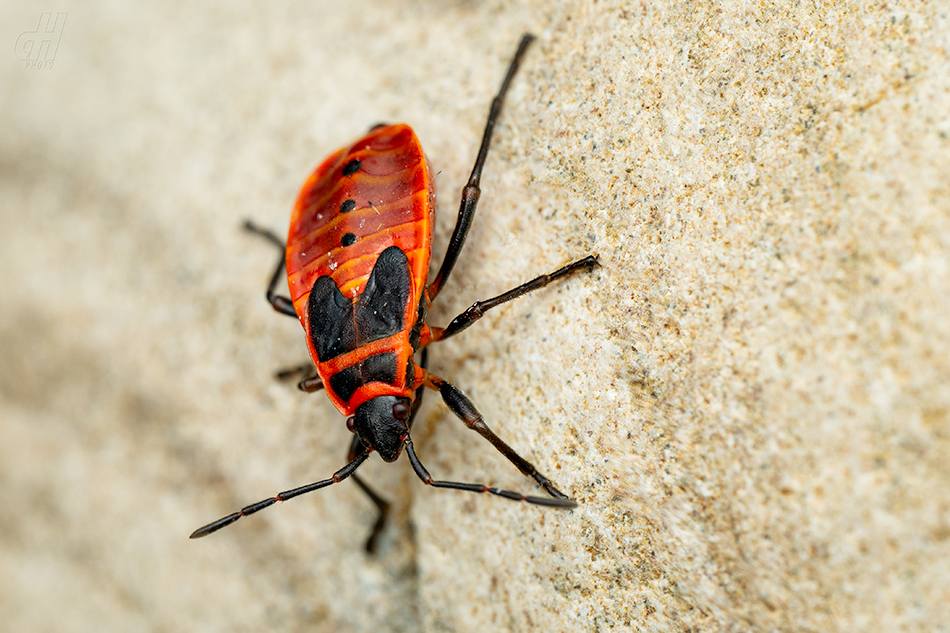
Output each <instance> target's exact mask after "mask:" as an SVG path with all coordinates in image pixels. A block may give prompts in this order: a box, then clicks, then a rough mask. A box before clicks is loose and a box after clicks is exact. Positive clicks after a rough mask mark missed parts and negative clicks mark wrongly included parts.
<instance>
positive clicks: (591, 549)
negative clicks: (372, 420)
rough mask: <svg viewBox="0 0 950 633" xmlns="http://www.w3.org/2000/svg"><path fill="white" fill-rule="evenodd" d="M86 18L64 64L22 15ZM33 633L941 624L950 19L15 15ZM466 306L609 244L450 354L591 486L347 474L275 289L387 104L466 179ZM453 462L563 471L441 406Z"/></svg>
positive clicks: (946, 601)
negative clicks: (28, 57)
mask: <svg viewBox="0 0 950 633" xmlns="http://www.w3.org/2000/svg"><path fill="white" fill-rule="evenodd" d="M57 10H65V11H68V20H67V22H66V24H65V28H64V31H63V36H62V40H61V42H60V45H59V49H58V51H57V53H56V57H55V63H54V65H53V67H52V68H47V69H43V70H38V69H30V68H25V67H24V66H25V64H24V62H22V61H20V60H19V59H17V56H16V52H15V51H14V45H15V42H16V41H17V38H18V36H19V35H20V34H21V33H23V32H25V31H29V30H32V29H34V28H35V25H36V22H37V19H38V17H39V15H40V13H41V12H43V11H57ZM0 16H2V18H0V43H2V44H3V49H2V50H4V51H5V52H3V53H2V54H0V73H2V76H0V85H2V89H0V119H2V121H3V125H2V126H0V161H2V168H0V272H2V274H0V283H2V292H0V297H2V300H0V507H2V508H3V510H2V512H0V569H2V570H3V573H2V574H0V613H2V614H3V616H2V622H3V624H2V625H0V629H2V630H6V631H56V632H57V633H68V632H73V631H76V632H88V631H122V632H123V633H131V632H135V631H229V632H231V631H265V630H266V631H317V632H334V633H349V632H354V633H365V632H370V631H372V632H374V633H388V632H390V631H394V632H413V633H414V632H418V631H426V632H443V631H445V632H449V631H452V632H455V631H458V632H469V631H472V632H475V631H478V632H485V631H517V632H523V631H539V632H542V631H543V632H545V633H552V632H553V633H557V632H561V631H564V632H575V631H577V632H580V631H683V632H685V631H709V632H719V631H814V632H822V633H824V632H842V633H845V632H848V633H850V632H853V631H861V632H862V633H875V632H881V633H890V632H894V631H921V632H934V631H944V632H946V631H950V378H948V377H950V317H948V314H950V57H948V53H950V51H948V47H950V8H948V5H947V4H946V3H942V2H930V3H925V2H916V3H915V2H888V3H886V4H885V3H828V4H821V3H814V2H807V3H776V4H775V5H772V4H768V3H761V2H741V3H713V2H688V3H678V2H659V3H656V2H654V3H621V2H615V1H610V0H600V1H593V0H587V1H584V2H581V1H564V2H531V1H525V2H517V1H504V2H502V1H492V2H464V1H461V0H460V1H435V0H430V1H413V2H409V1H394V2H386V3H376V2H370V1H353V2H346V3H342V2H285V3H256V4H249V5H242V6H236V5H234V4H233V3H225V2H207V3H202V4H195V3H184V2H165V3H153V4H152V5H151V6H135V5H132V4H128V3H119V2H108V1H105V0H93V1H90V2H85V3H81V5H75V7H73V8H67V9H60V8H58V7H55V6H52V5H49V4H44V3H40V2H19V3H9V4H5V5H4V6H3V7H2V9H0ZM524 31H532V32H534V33H536V34H537V36H538V41H537V42H536V44H535V45H533V47H532V49H531V50H530V52H529V54H528V55H527V57H526V59H525V63H524V66H523V68H522V71H521V73H520V74H519V75H518V77H517V79H516V81H515V83H514V86H513V88H512V91H511V94H510V97H509V101H508V103H507V106H506V110H505V112H504V115H503V117H502V120H501V122H500V124H499V126H498V129H497V133H496V138H495V142H494V144H493V148H492V153H491V156H490V158H489V161H488V165H487V167H486V172H485V177H484V180H483V186H484V195H483V197H482V202H481V205H480V208H479V215H478V217H477V219H476V221H475V226H474V228H473V230H472V233H471V235H470V237H469V242H468V245H467V247H466V250H465V252H464V253H463V255H462V257H461V259H460V260H459V264H458V267H457V268H456V272H455V274H454V275H453V277H452V279H451V280H450V281H449V284H448V286H447V287H446V290H445V292H444V293H443V295H442V296H440V297H439V301H438V303H437V304H436V305H435V306H434V308H433V311H432V318H431V322H432V323H433V324H435V325H444V324H445V323H447V322H448V320H449V319H451V318H452V317H453V316H454V315H455V314H457V313H459V312H460V311H462V310H463V309H465V308H466V307H467V306H468V305H469V304H471V303H472V302H473V301H475V300H477V299H483V298H486V297H489V296H492V295H495V294H497V293H499V292H501V291H504V290H506V289H508V288H509V287H511V286H513V285H515V284H517V283H520V282H522V281H524V280H526V279H528V278H530V277H532V276H534V275H536V274H539V273H542V272H548V271H550V270H553V269H555V268H557V267H558V266H560V265H562V264H564V263H566V262H568V261H570V260H572V259H576V258H579V257H581V256H584V255H587V254H589V253H599V254H600V258H601V263H602V264H603V266H602V267H601V268H600V269H599V270H597V271H595V272H593V273H590V274H583V275H579V276H577V277H576V278H573V279H571V280H569V281H567V282H566V283H562V284H558V285H557V286H556V287H552V288H548V289H546V290H544V291H542V292H539V293H537V294H536V295H533V296H530V297H526V298H523V299H520V300H519V301H517V302H515V303H512V304H509V305H506V306H504V307H502V308H499V309H498V310H497V311H495V312H494V313H492V314H491V315H490V316H488V317H486V318H485V319H484V320H483V321H482V322H481V323H479V324H477V325H475V326H473V327H472V328H471V329H470V330H468V331H466V332H465V333H464V334H462V335H460V336H459V337H457V338H456V339H452V340H450V341H447V342H445V343H444V344H439V345H438V346H434V347H433V351H432V355H431V368H432V369H433V371H435V372H437V373H439V374H440V375H442V376H444V377H445V378H447V379H449V380H451V381H452V382H454V383H455V384H457V385H459V386H460V387H462V388H463V389H464V390H465V391H466V393H467V394H468V395H469V396H470V397H471V398H472V399H473V400H474V401H475V402H476V403H477V404H478V406H479V407H480V409H481V410H482V412H483V413H484V414H485V415H486V418H487V420H488V421H489V423H490V424H491V426H492V427H493V428H494V429H495V430H496V431H497V432H498V433H499V434H500V435H501V436H502V437H504V438H505V439H507V440H508V441H509V442H510V443H511V444H512V445H513V446H515V447H516V448H517V449H518V450H520V451H521V452H522V453H523V454H524V455H525V456H526V457H528V458H529V459H531V460H532V461H534V462H535V463H536V464H537V465H538V466H539V468H540V469H541V470H542V471H543V472H545V473H547V474H548V475H550V476H551V478H552V479H554V480H555V481H556V483H557V484H558V485H559V486H560V487H562V488H563V489H564V490H565V491H568V492H570V494H572V495H574V496H575V497H576V498H577V499H578V501H579V502H580V507H579V508H578V509H577V510H575V511H572V512H559V511H554V510H544V509H538V508H534V507H527V506H524V505H520V504H515V503H510V502H507V501H504V500H501V499H497V498H489V497H487V496H477V495H473V494H467V493H462V492H452V491H438V490H431V489H427V488H426V487H424V486H423V485H422V484H421V483H420V482H419V481H418V480H417V479H416V478H415V477H414V476H413V474H412V472H411V469H410V468H409V464H408V462H407V460H406V459H405V458H403V459H401V460H400V461H399V462H397V463H395V464H383V463H382V462H381V461H380V460H379V459H376V458H374V459H373V460H372V461H371V463H368V464H366V465H365V466H364V468H363V472H364V474H365V475H366V477H367V479H368V480H370V481H372V482H373V483H374V484H375V485H376V486H377V487H378V488H379V489H380V491H381V492H382V493H383V494H384V495H385V496H386V497H387V498H389V499H391V500H392V501H393V504H394V505H393V521H392V524H391V525H390V526H389V528H388V529H387V530H386V532H385V533H384V534H383V536H382V540H381V543H380V548H381V549H380V552H379V554H378V555H377V556H375V557H367V556H366V555H365V554H364V553H363V551H362V549H361V547H362V543H363V540H364V538H365V536H366V534H367V531H368V529H369V526H370V524H371V523H372V520H373V507H372V505H371V504H370V503H369V501H368V500H367V499H365V498H364V497H363V496H362V495H361V494H360V493H359V491H358V490H357V488H356V487H355V486H353V485H352V484H350V483H344V484H341V485H339V486H335V487H331V488H329V489H326V490H323V491H321V492H319V493H315V494H312V495H309V496H308V497H302V498H300V499H296V500H294V501H292V502H290V503H287V504H284V505H281V506H279V507H276V508H272V509H270V510H268V511H267V512H265V513H262V514H260V515H258V516H256V517H252V518H249V519H245V520H242V521H241V522H239V523H238V524H236V525H234V526H232V527H231V528H229V529H228V530H227V531H224V532H221V533H219V534H216V535H214V536H213V537H209V538H207V539H204V540H201V541H189V540H188V539H187V535H188V534H189V533H190V532H191V530H193V529H194V528H195V527H197V526H199V525H201V524H203V523H205V522H207V521H209V520H211V519H214V518H216V517H217V516H221V515H223V514H226V513H228V512H230V511H232V510H233V509H235V508H236V507H240V506H241V505H243V504H246V503H250V502H253V501H256V500H257V499H260V498H263V497H265V496H267V495H269V494H272V493H274V492H276V491H278V490H281V489H285V488H288V487H292V486H295V485H300V484H303V483H307V482H309V481H313V480H315V479H320V478H323V477H326V476H328V475H329V474H330V473H332V472H333V471H334V470H335V469H337V468H339V467H340V466H341V465H342V464H343V462H344V458H345V452H346V446H347V443H348V437H349V434H348V433H347V431H346V428H345V425H344V424H343V419H342V418H341V416H339V415H338V414H337V413H336V411H335V410H334V409H333V407H332V406H331V405H330V404H329V402H328V401H327V400H326V398H325V397H323V396H322V395H320V394H315V395H312V396H307V395H305V394H302V393H299V392H298V391H297V390H296V389H294V387H293V385H292V384H285V383H281V382H277V381H274V380H273V379H272V372H273V370H275V369H277V368H280V367H282V366H287V365H295V364H298V363H300V362H302V361H304V360H305V359H306V347H305V344H304V339H303V336H302V333H301V331H300V328H299V325H298V324H296V323H295V322H294V321H293V320H292V319H286V318H281V317H279V316H277V315H275V314H274V313H273V311H272V310H271V309H270V307H269V306H268V305H267V304H266V303H265V301H264V298H263V290H264V286H265V284H266V282H267V279H268V276H269V274H270V272H271V269H272V266H273V265H274V262H275V256H276V254H275V252H274V249H273V248H272V247H271V246H270V245H269V244H267V243H266V242H263V241H262V240H260V239H255V238H254V237H253V236H249V235H247V234H245V233H243V232H242V231H241V230H240V224H241V222H242V220H243V219H244V218H253V219H255V220H256V221H258V222H259V223H261V224H263V225H265V226H268V227H273V228H274V229H276V230H279V231H281V232H283V231H284V230H285V228H286V222H287V219H288V217H289V210H290V206H291V204H292V202H293V199H294V196H295V194H296V191H297V189H298V187H299V186H300V185H301V184H302V182H303V180H304V178H305V177H306V175H307V174H308V172H309V170H311V169H312V168H313V167H314V166H315V165H316V164H317V163H318V161H320V160H321V159H322V158H323V157H324V156H325V155H326V154H328V153H329V152H330V151H332V150H334V149H335V148H336V147H338V146H340V145H342V144H343V143H346V142H348V141H349V140H351V139H352V138H354V137H356V136H357V135H359V134H361V133H362V132H363V131H364V130H365V129H366V128H367V127H369V126H370V125H372V124H374V123H377V122H379V121H405V122H407V123H409V124H411V125H412V126H413V127H414V128H415V129H416V131H417V133H418V134H419V136H420V138H421V139H422V141H423V143H424V145H425V147H426V151H427V153H428V156H429V159H430V160H431V162H432V164H433V166H434V169H435V170H437V171H439V172H440V173H439V176H438V177H437V186H438V188H439V192H440V204H441V215H440V218H439V225H438V228H437V232H436V238H435V244H434V251H435V260H436V262H438V261H439V260H440V259H441V253H442V252H443V251H444V249H445V245H446V243H447V240H448V235H449V234H450V232H451V228H452V224H453V219H454V215H455V211H456V208H457V200H458V191H459V189H460V187H461V185H462V183H463V182H464V179H465V177H466V176H467V172H468V170H469V169H470V168H471V163H472V160H473V158H474V155H475V152H476V149H477V143H478V140H479V135H480V132H481V128H482V126H483V124H484V117H485V114H486V112H487V108H488V104H489V102H490V100H491V97H492V95H493V92H494V91H495V89H496V88H497V86H498V83H499V82H500V80H501V77H502V75H503V72H504V68H505V64H506V63H507V61H508V59H509V57H510V55H511V53H512V52H513V50H514V47H515V45H516V44H517V41H518V38H519V36H520V34H521V33H522V32H524ZM414 437H415V442H416V445H417V447H418V449H419V451H420V455H421V456H422V458H423V459H424V460H425V461H426V464H427V466H428V467H429V469H430V471H432V473H433V475H435V476H437V477H444V478H448V479H460V480H464V481H479V482H487V483H490V484H492V485H497V486H501V487H506V488H511V489H514V490H519V491H524V492H526V493H529V494H537V488H536V487H535V486H534V485H533V483H532V482H530V481H529V480H527V479H525V478H523V477H522V476H521V475H520V474H519V473H518V472H517V471H516V470H515V469H514V468H513V467H511V465H510V464H508V463H507V462H505V460H504V459H503V458H502V457H501V456H499V455H498V454H496V453H495V452H494V451H493V450H492V449H491V447H490V446H488V445H487V444H486V443H485V442H484V441H482V440H481V439H480V438H479V437H478V436H477V435H475V434H474V433H471V432H470V431H467V430H466V429H465V428H464V426H463V425H462V424H461V423H460V422H458V421H457V420H455V419H454V418H453V417H452V415H451V414H450V413H449V412H448V410H447V409H446V408H445V406H444V405H442V404H441V403H440V402H439V401H438V398H437V397H432V395H431V394H430V396H428V397H427V403H426V405H425V406H424V408H423V410H422V413H421V415H420V416H419V418H418V420H417V426H416V428H415V429H414Z"/></svg>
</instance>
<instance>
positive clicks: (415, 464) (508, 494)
mask: <svg viewBox="0 0 950 633" xmlns="http://www.w3.org/2000/svg"><path fill="white" fill-rule="evenodd" d="M405 444H406V454H407V455H409V462H410V463H411V464H412V469H413V470H414V471H416V475H418V476H419V479H421V480H422V481H423V483H425V484H426V485H428V486H433V487H435V488H452V489H454V490H467V491H469V492H488V493H491V494H493V495H498V496H499V497H504V498H505V499H511V500H512V501H524V502H526V503H533V504H535V505H539V506H550V507H554V508H564V509H570V508H576V507H577V502H576V501H574V500H573V499H568V498H566V497H565V498H555V499H549V498H547V497H529V496H525V495H523V494H521V493H520V492H512V491H511V490H502V489H501V488H489V487H488V486H486V485H484V484H469V483H462V482H460V481H442V480H437V479H433V478H432V476H431V475H430V474H429V471H427V470H426V467H425V466H423V465H422V462H420V461H419V458H418V457H417V456H416V449H415V447H413V445H412V440H411V439H409V438H408V437H407V438H406V440H405Z"/></svg>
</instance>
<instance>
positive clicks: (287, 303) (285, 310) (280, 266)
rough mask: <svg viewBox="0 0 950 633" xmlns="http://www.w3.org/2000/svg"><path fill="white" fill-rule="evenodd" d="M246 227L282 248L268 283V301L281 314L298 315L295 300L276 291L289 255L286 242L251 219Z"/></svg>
mask: <svg viewBox="0 0 950 633" xmlns="http://www.w3.org/2000/svg"><path fill="white" fill-rule="evenodd" d="M244 228H245V229H246V230H248V231H250V232H251V233H256V234H257V235H260V236H261V237H263V238H265V239H266V240H268V241H269V242H271V243H272V244H274V245H275V246H277V248H279V249H280V261H279V262H277V268H276V269H275V270H274V274H273V275H272V276H271V278H270V283H269V284H267V295H266V296H267V302H268V303H270V304H271V305H272V306H273V307H274V309H275V310H277V311H278V312H280V313H281V314H286V315H287V316H292V317H296V316H297V312H296V310H294V303H293V301H291V300H290V298H289V297H282V296H280V295H278V294H277V291H276V288H277V284H278V283H279V282H280V277H281V273H282V272H283V271H284V263H285V258H286V257H287V255H286V253H285V252H284V250H285V248H286V246H285V245H284V242H283V241H282V240H281V239H280V238H279V237H277V236H276V235H274V233H272V232H271V231H268V230H267V229H264V228H261V227H259V226H257V225H256V224H254V223H253V222H251V221H250V220H245V221H244Z"/></svg>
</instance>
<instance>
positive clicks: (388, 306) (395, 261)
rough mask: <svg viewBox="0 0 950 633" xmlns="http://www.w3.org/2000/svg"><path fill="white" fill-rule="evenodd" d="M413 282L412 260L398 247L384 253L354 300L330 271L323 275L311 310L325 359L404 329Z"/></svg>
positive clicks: (313, 291)
mask: <svg viewBox="0 0 950 633" xmlns="http://www.w3.org/2000/svg"><path fill="white" fill-rule="evenodd" d="M411 287H412V278H411V277H410V273H409V260H408V259H407V258H406V254H405V253H403V252H402V251H401V250H399V248H398V247H396V246H390V247H389V248H387V249H386V250H384V251H383V252H382V253H380V254H379V257H378V258H377V259H376V264H375V265H374V266H373V272H372V273H370V276H369V279H367V280H366V287H365V288H364V289H363V292H362V293H361V294H360V295H359V296H358V297H356V298H355V299H354V300H350V299H347V298H346V297H344V296H343V294H342V293H341V292H340V289H339V288H337V286H336V283H335V282H334V281H333V279H332V278H330V277H329V276H327V275H324V276H322V277H320V278H318V279H317V280H316V281H315V282H314V284H313V288H311V290H310V298H309V299H308V300H307V312H308V314H309V316H310V338H311V340H312V341H313V346H314V348H315V349H316V350H317V357H318V358H319V359H320V362H326V361H328V360H330V359H331V358H336V357H337V356H339V355H340V354H345V353H347V352H351V351H353V350H355V349H357V348H359V347H362V346H363V345H366V344H367V343H371V342H373V341H378V340H379V339H382V338H386V337H387V336H392V335H393V334H396V333H397V332H399V331H401V330H402V329H403V327H404V326H405V324H404V321H405V318H404V316H405V312H406V302H407V301H409V294H410V292H411Z"/></svg>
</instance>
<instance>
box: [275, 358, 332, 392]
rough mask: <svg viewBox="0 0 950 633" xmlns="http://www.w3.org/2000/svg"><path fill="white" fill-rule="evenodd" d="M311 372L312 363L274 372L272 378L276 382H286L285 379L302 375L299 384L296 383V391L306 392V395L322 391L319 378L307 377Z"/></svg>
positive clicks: (312, 368)
mask: <svg viewBox="0 0 950 633" xmlns="http://www.w3.org/2000/svg"><path fill="white" fill-rule="evenodd" d="M313 370H314V367H313V363H306V364H305V365H299V366H297V367H287V368H286V369H281V370H279V371H276V372H274V378H276V379H277V380H286V379H287V378H290V377H291V376H295V375H297V374H304V378H303V379H302V380H301V381H300V382H298V383H297V389H300V390H301V391H306V392H307V393H313V392H314V391H320V390H321V389H323V380H322V379H321V378H320V376H318V375H316V374H314V375H312V376H308V375H307V374H310V373H311V372H313Z"/></svg>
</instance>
